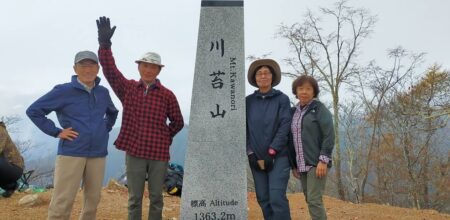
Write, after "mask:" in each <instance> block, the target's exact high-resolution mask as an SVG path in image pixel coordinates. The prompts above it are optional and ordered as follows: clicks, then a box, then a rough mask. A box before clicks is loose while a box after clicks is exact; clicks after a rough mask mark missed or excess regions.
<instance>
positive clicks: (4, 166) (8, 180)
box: [0, 156, 23, 190]
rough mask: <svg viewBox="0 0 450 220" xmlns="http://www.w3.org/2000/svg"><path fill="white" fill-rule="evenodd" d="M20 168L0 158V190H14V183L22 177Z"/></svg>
mask: <svg viewBox="0 0 450 220" xmlns="http://www.w3.org/2000/svg"><path fill="white" fill-rule="evenodd" d="M22 172H23V170H22V168H20V167H18V166H16V165H14V164H11V163H10V162H8V161H7V160H6V158H4V157H1V156H0V188H2V189H4V190H14V189H15V187H16V181H17V180H18V179H19V178H20V176H22Z"/></svg>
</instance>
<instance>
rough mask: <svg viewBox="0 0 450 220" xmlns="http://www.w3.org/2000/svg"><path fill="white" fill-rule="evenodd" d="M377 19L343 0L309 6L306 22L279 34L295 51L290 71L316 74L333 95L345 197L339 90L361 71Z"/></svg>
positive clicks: (338, 173)
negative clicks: (361, 53) (360, 59)
mask: <svg viewBox="0 0 450 220" xmlns="http://www.w3.org/2000/svg"><path fill="white" fill-rule="evenodd" d="M323 21H327V22H328V23H325V22H323ZM329 22H332V23H333V25H332V26H331V27H329V26H327V24H329ZM375 23H376V17H375V16H373V15H371V14H370V13H369V12H368V11H367V10H366V9H364V8H353V7H350V6H349V5H348V4H347V1H345V0H341V1H339V2H337V3H335V4H334V6H333V7H332V8H320V13H319V15H316V14H314V13H313V12H312V11H310V10H308V12H307V14H306V16H305V17H304V22H303V23H296V24H293V25H291V26H287V25H282V26H281V27H280V28H279V31H278V36H279V37H281V38H285V39H287V40H288V41H289V46H290V47H291V49H292V51H293V52H294V54H295V57H293V58H287V59H286V62H287V63H288V65H290V66H291V67H292V68H294V70H295V73H291V74H288V75H290V76H296V75H301V74H307V75H313V76H314V77H316V78H317V79H319V80H320V81H321V82H322V83H323V84H325V88H326V89H327V90H328V91H329V92H330V93H331V95H332V98H333V103H332V104H333V113H334V116H335V117H334V130H335V146H336V147H335V156H334V157H333V160H334V164H335V169H336V179H337V188H338V193H339V196H340V198H341V199H345V192H344V185H343V183H342V175H341V147H340V132H339V124H340V122H339V117H338V115H339V103H340V99H339V97H340V96H339V94H340V91H341V87H342V85H343V84H344V83H346V82H350V80H352V79H353V78H354V77H355V76H357V75H358V74H359V67H358V65H357V64H356V58H357V57H358V52H359V50H360V44H361V42H362V40H364V39H365V38H367V37H369V36H370V34H371V33H372V30H373V27H374V26H375ZM327 30H328V31H327Z"/></svg>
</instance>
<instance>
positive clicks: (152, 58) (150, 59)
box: [135, 52, 164, 67]
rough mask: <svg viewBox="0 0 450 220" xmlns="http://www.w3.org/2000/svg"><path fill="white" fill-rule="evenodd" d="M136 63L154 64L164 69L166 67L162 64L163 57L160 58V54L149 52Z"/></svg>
mask: <svg viewBox="0 0 450 220" xmlns="http://www.w3.org/2000/svg"><path fill="white" fill-rule="evenodd" d="M135 62H136V63H140V62H144V63H152V64H156V65H158V66H160V67H164V65H162V64H161V56H159V54H157V53H155V52H148V53H146V54H144V55H142V57H141V58H140V59H139V60H136V61H135Z"/></svg>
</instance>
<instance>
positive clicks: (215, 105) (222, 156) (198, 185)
mask: <svg viewBox="0 0 450 220" xmlns="http://www.w3.org/2000/svg"><path fill="white" fill-rule="evenodd" d="M244 56H245V55H244V5H243V1H242V0H241V1H231V0H222V1H218V0H209V1H206V0H203V1H202V2H201V11H200V27H199V33H198V42H197V57H196V63H195V74H194V85H193V91H192V104H191V113H190V119H189V137H188V148H187V151H186V159H185V170H184V180H183V192H182V199H181V212H180V215H181V216H180V218H181V219H185V220H219V219H221V220H222V219H223V220H235V219H247V174H246V167H247V163H248V161H247V156H246V152H245V149H246V148H245V145H246V128H245V122H246V120H245V73H244V61H245V57H244Z"/></svg>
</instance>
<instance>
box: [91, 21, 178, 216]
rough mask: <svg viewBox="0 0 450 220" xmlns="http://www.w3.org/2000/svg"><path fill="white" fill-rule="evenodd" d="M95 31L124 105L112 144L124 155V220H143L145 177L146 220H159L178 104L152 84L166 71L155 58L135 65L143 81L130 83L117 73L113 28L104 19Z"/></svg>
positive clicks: (147, 56)
mask: <svg viewBox="0 0 450 220" xmlns="http://www.w3.org/2000/svg"><path fill="white" fill-rule="evenodd" d="M97 27H98V41H99V44H100V49H99V52H98V55H99V59H100V64H101V65H102V68H103V73H104V75H105V77H106V79H107V80H108V82H109V84H110V85H111V87H112V89H113V90H114V93H115V94H116V95H117V97H119V99H120V101H121V102H122V105H123V119H122V127H121V129H120V133H119V137H118V138H117V140H116V141H115V143H114V144H115V145H116V147H117V149H120V150H123V151H125V152H126V172H127V181H128V193H129V199H128V219H133V220H134V219H141V215H142V195H143V192H144V185H145V179H146V176H148V187H149V192H150V209H149V215H148V219H152V220H154V219H162V208H163V196H162V191H163V183H164V177H165V174H166V171H167V164H168V161H169V157H170V155H169V147H170V144H171V143H172V139H173V137H174V136H175V134H177V133H178V132H179V131H180V130H181V129H182V128H183V125H184V123H183V116H182V115H181V111H180V107H179V105H178V101H177V99H176V97H175V95H174V94H173V93H172V91H170V90H169V89H167V88H166V87H164V86H163V85H162V84H161V82H160V81H159V80H158V79H157V78H156V77H157V76H158V74H159V73H160V71H161V68H162V67H164V65H162V64H161V57H160V56H159V55H158V54H157V53H153V52H149V53H146V54H144V55H143V56H142V58H140V59H139V60H136V63H137V64H138V70H139V73H140V76H141V79H140V80H139V81H135V80H128V79H126V78H125V77H124V76H123V75H122V73H121V72H120V71H119V70H118V69H117V67H116V65H115V62H114V57H113V55H112V52H111V37H112V35H113V34H114V31H115V29H116V27H115V26H114V27H113V28H111V25H110V21H109V18H106V17H100V18H99V20H97ZM167 119H169V121H170V123H169V124H167Z"/></svg>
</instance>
